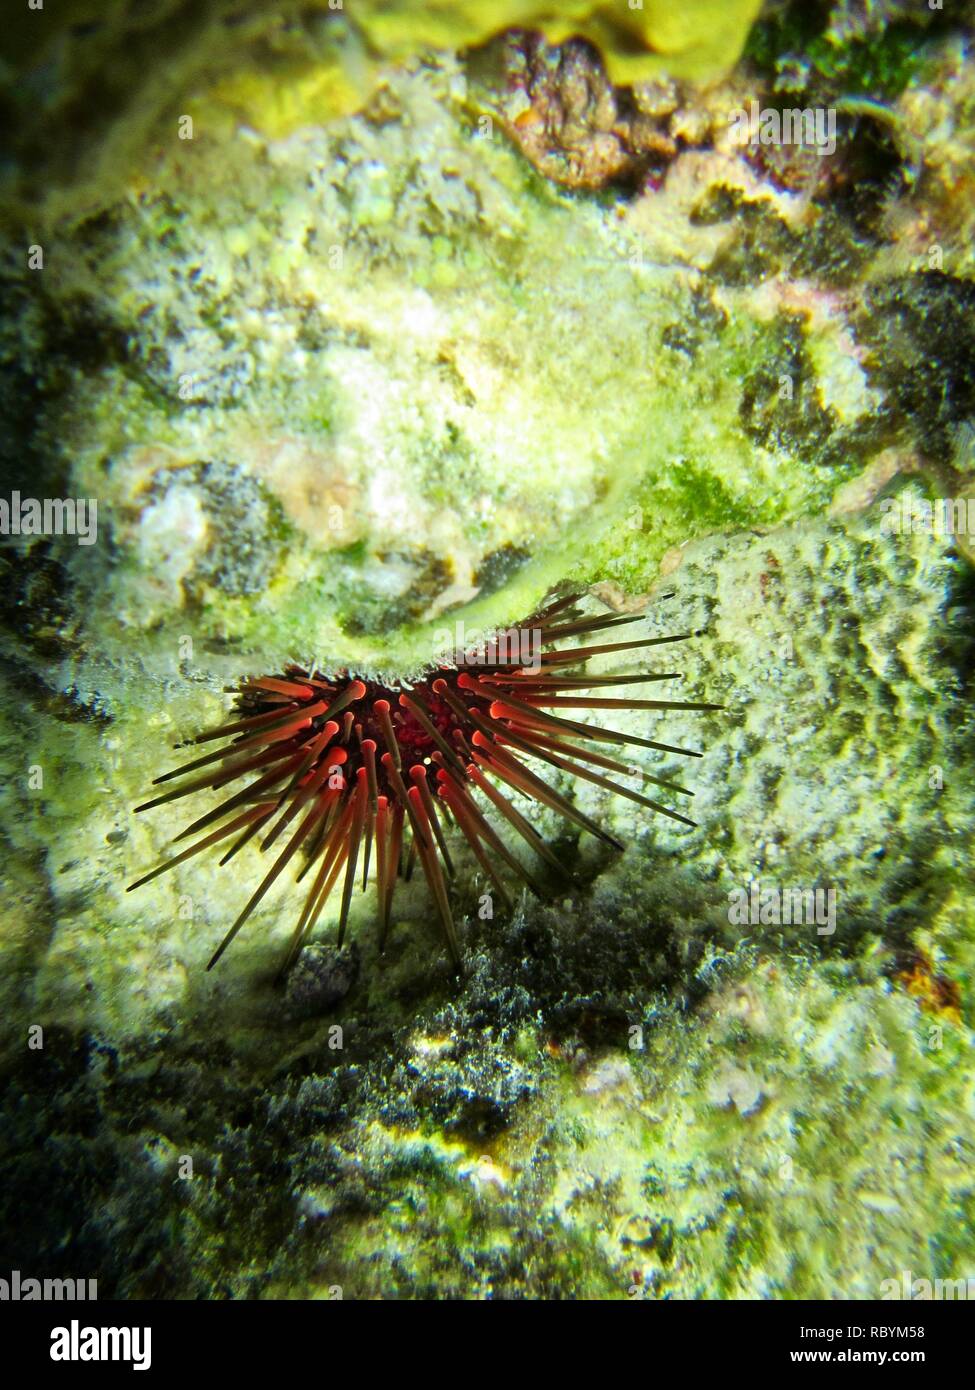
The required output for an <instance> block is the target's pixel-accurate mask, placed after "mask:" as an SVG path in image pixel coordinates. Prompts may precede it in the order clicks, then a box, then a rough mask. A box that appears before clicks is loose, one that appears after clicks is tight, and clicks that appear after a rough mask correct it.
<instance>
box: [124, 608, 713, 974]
mask: <svg viewBox="0 0 975 1390" xmlns="http://www.w3.org/2000/svg"><path fill="white" fill-rule="evenodd" d="M580 597H581V596H580V595H579V594H571V595H569V596H567V597H564V598H560V599H558V600H556V601H554V602H552V603H550V604H548V606H547V607H544V608H542V609H541V610H540V611H538V612H537V613H534V614H532V616H531V617H530V618H528V619H526V621H525V623H523V624H522V625H521V626H520V627H519V628H518V629H511V630H509V631H507V632H505V633H502V634H499V635H498V636H497V637H495V638H492V639H491V640H490V641H489V642H485V643H481V644H480V645H479V646H477V647H476V648H474V649H472V650H468V651H466V652H457V653H455V656H454V660H453V661H452V662H450V663H444V664H440V665H438V666H436V667H434V668H433V669H432V670H431V671H429V672H427V673H426V674H424V675H423V676H422V677H421V678H420V679H417V680H415V681H413V682H411V683H409V684H406V683H402V684H398V685H386V684H380V683H379V682H377V681H374V680H362V679H354V678H350V677H349V676H348V675H347V674H346V675H344V676H342V677H341V678H340V677H334V676H333V677H329V678H326V677H325V676H323V675H322V674H321V673H320V672H319V671H317V670H315V671H313V672H308V671H305V670H304V669H303V668H301V667H299V666H288V667H286V669H285V670H284V671H283V672H282V673H281V674H279V675H274V676H262V677H260V678H259V679H254V680H246V681H244V682H243V683H242V684H241V685H240V686H238V687H237V688H236V695H237V703H236V709H235V715H236V717H235V718H234V719H232V720H231V721H230V722H229V723H226V724H222V725H221V726H220V727H219V728H216V729H211V730H209V731H208V732H206V733H202V734H199V735H197V737H196V738H195V739H193V740H192V742H193V743H197V744H200V743H208V742H210V741H211V740H214V739H229V740H230V741H231V742H230V746H229V747H221V748H220V749H218V750H217V751H216V752H213V753H207V754H205V755H204V756H203V757H200V758H196V759H194V760H193V761H192V762H189V763H185V764H184V765H183V766H182V767H178V768H175V769H174V770H173V771H171V772H167V773H165V774H164V775H163V776H161V777H157V778H156V780H155V782H154V783H153V785H158V784H159V783H163V782H169V781H171V780H173V779H180V784H179V786H177V787H176V788H175V789H174V790H172V791H166V792H162V793H161V794H160V795H159V796H156V797H153V799H152V800H151V801H147V802H145V803H144V804H143V805H141V806H138V807H136V810H137V811H147V810H149V809H150V808H151V807H153V806H159V805H161V804H162V803H163V802H167V801H174V800H176V799H177V798H179V797H182V796H188V795H190V794H191V793H193V792H196V791H202V790H204V789H206V788H213V789H219V788H222V787H225V786H227V785H228V784H230V783H232V782H236V781H238V780H239V779H240V778H244V777H247V776H248V775H249V774H256V776H255V777H254V778H253V780H250V781H248V782H247V784H246V785H245V786H244V787H242V788H241V789H240V790H238V791H236V792H235V793H234V794H233V795H232V796H230V797H228V799H227V800H225V801H222V802H221V803H220V805H218V806H216V807H214V809H212V810H210V811H208V812H207V813H206V814H205V815H203V816H200V817H199V819H197V820H195V821H193V823H192V824H191V825H188V826H187V827H186V829H185V830H183V831H182V832H181V833H180V834H179V835H178V836H177V837H176V842H179V841H181V840H187V839H190V838H191V837H192V836H195V835H197V834H199V832H201V831H203V832H206V833H204V834H203V836H202V838H201V839H198V840H196V841H195V842H194V843H193V844H191V845H190V846H189V847H188V848H187V849H184V850H182V851H181V852H180V853H178V854H176V855H174V856H173V857H172V858H170V859H167V860H164V861H163V863H161V864H159V865H158V866H157V867H156V868H154V869H152V870H151V871H150V872H149V873H147V874H145V875H144V876H143V877H142V878H140V879H139V880H138V881H137V882H135V883H133V884H131V885H130V889H129V891H131V890H132V889H134V888H138V887H139V886H140V885H141V884H143V883H148V882H149V880H150V879H153V878H155V877H156V876H157V875H158V874H161V873H164V872H165V871H166V870H167V869H171V868H173V867H175V866H176V865H177V864H182V863H183V862H184V861H185V860H187V859H189V858H190V857H191V856H193V855H194V854H199V853H200V852H201V851H203V850H206V849H209V848H210V846H211V845H216V844H218V843H220V842H221V841H224V840H228V839H230V840H231V844H230V848H229V849H228V850H227V851H226V853H225V854H224V855H223V858H222V859H221V860H220V863H221V864H226V863H227V862H228V860H230V859H232V858H233V857H234V855H236V854H237V852H238V850H240V849H241V848H243V846H244V845H245V844H247V842H248V841H249V840H251V839H252V838H253V837H254V836H256V835H262V836H263V838H262V840H261V850H262V851H263V850H268V849H270V848H271V846H272V845H274V844H275V843H278V842H280V844H281V848H280V851H279V853H278V854H277V857H276V858H275V859H274V862H273V863H272V865H271V867H270V868H269V870H268V872H267V873H266V874H265V876H264V878H263V879H262V880H261V882H260V884H259V885H258V887H257V888H256V889H255V891H254V892H253V894H252V895H251V897H250V899H249V901H248V902H247V905H246V906H245V907H244V909H243V911H242V912H241V913H240V915H239V916H238V918H237V920H236V921H235V922H234V924H233V926H232V927H231V928H230V930H229V931H228V932H227V934H226V936H225V937H224V938H223V941H222V942H221V943H220V945H219V946H218V948H217V950H216V951H215V952H214V954H213V956H212V958H211V960H210V963H209V965H208V967H207V968H208V969H209V968H210V967H212V966H213V965H215V964H216V962H217V961H218V960H219V959H220V957H221V956H222V955H223V953H224V951H225V950H226V949H227V947H228V946H229V945H230V943H231V941H232V940H233V939H234V937H235V936H236V935H237V933H238V932H239V931H240V929H241V927H242V926H243V925H244V923H245V922H246V921H247V919H248V917H249V916H250V915H251V913H252V912H253V911H254V909H255V908H256V907H257V905H258V904H259V903H260V901H261V900H262V898H263V897H264V895H265V894H266V893H267V891H268V889H269V888H270V887H271V885H272V884H273V883H274V881H275V879H277V878H278V877H279V875H280V874H281V873H282V872H283V871H284V869H285V868H286V867H287V865H288V864H289V862H290V861H291V860H292V859H293V858H294V856H295V855H296V854H297V853H298V851H299V850H304V863H303V865H302V867H301V870H300V872H299V874H298V880H299V881H300V880H301V879H303V878H305V877H306V876H308V875H311V887H310V888H309V890H308V893H307V896H306V897H305V901H304V906H303V908H302V910H301V914H300V916H299V917H298V921H297V924H296V926H295V929H294V932H293V934H292V937H291V942H290V945H289V948H288V951H287V954H286V957H285V960H284V962H283V966H282V969H283V970H286V969H287V968H288V967H289V966H290V965H291V964H292V963H293V961H294V960H295V958H296V957H297V955H298V952H299V951H300V950H301V947H302V945H303V944H304V943H305V942H306V941H307V940H308V938H309V937H310V935H311V933H312V931H313V930H314V928H315V924H316V923H317V921H318V919H319V916H320V915H321V912H322V909H323V908H324V906H325V903H326V901H327V899H328V897H329V894H330V892H331V891H332V889H333V887H334V886H335V884H336V882H337V880H338V878H339V876H340V875H341V874H342V871H343V869H344V871H345V872H344V879H343V885H342V902H341V908H340V911H339V923H338V944H339V945H340V946H341V945H342V942H343V940H344V938H345V932H346V924H347V921H348V914H349V904H350V901H351V897H352V892H353V888H354V886H355V881H356V871H357V867H358V865H359V863H360V860H361V862H362V866H363V867H362V887H363V889H365V886H366V881H367V878H368V874H369V864H370V859H371V858H373V857H374V858H375V873H376V880H377V892H378V917H379V944H380V949H382V947H383V946H384V944H385V942H386V938H387V935H388V932H389V924H390V910H391V905H392V898H393V890H394V888H395V884H396V879H397V877H401V876H406V877H409V875H410V873H411V872H412V869H413V866H414V863H415V861H416V860H419V863H420V865H421V867H422V869H423V873H424V875H425V877H426V880H427V883H428V885H429V888H430V892H431V894H432V897H433V901H434V903H435V904H436V909H437V916H438V918H439V921H440V925H441V928H442V930H443V933H444V937H445V939H446V942H447V946H448V948H449V950H450V954H451V957H452V958H453V961H454V964H455V966H459V965H460V958H461V951H460V943H459V941H458V937H457V930H456V927H455V924H454V920H453V916H452V914H451V910H450V904H449V899H448V891H447V879H448V878H450V877H452V875H453V872H454V868H453V862H452V860H451V856H450V851H449V848H448V843H447V836H446V835H445V823H447V822H453V824H454V826H456V828H457V829H458V830H459V831H460V833H461V835H462V836H463V838H464V839H465V840H466V841H467V844H468V845H469V846H470V849H471V851H472V853H473V854H474V857H475V858H476V859H477V861H478V863H479V864H480V866H481V868H482V869H483V870H484V873H485V874H486V875H487V877H488V878H489V879H490V880H491V882H492V883H493V884H494V887H495V889H496V891H497V893H498V895H499V897H500V898H501V900H502V901H503V902H506V903H508V902H509V901H510V900H509V898H508V893H507V890H506V887H505V881H504V879H503V877H502V876H501V874H500V873H499V865H501V864H503V865H505V866H506V867H507V869H508V870H509V871H510V872H511V874H513V875H514V876H515V878H516V879H520V880H521V881H522V882H523V883H524V884H525V885H526V886H527V887H528V888H529V889H530V890H531V891H532V892H534V893H536V894H539V895H541V893H542V889H541V887H540V885H539V883H538V881H537V879H536V877H535V875H534V874H533V873H532V872H531V870H530V869H529V868H528V867H526V865H524V864H523V863H522V862H521V861H520V860H519V859H518V858H517V857H516V856H515V855H514V854H512V853H511V851H510V850H509V848H508V846H507V844H506V843H505V841H504V840H503V839H502V837H501V835H500V834H499V833H498V831H497V829H495V827H494V826H493V825H492V824H491V822H490V821H489V820H488V819H487V817H486V816H485V814H484V812H483V810H482V809H481V807H480V806H479V805H478V804H477V802H476V801H475V799H474V792H475V791H477V792H480V793H482V794H483V796H484V797H485V798H486V799H487V801H488V802H489V803H490V805H491V806H493V807H494V808H495V810H496V811H498V812H499V813H500V815H501V817H502V818H503V819H504V820H505V821H506V822H507V823H508V824H509V825H510V826H511V827H512V828H513V829H514V830H515V831H516V832H517V834H518V835H520V836H521V838H522V839H523V840H524V841H525V842H526V843H527V845H528V846H529V848H530V849H531V850H532V851H534V853H535V854H537V855H538V856H539V858H541V859H543V860H545V861H546V862H547V863H548V864H549V865H550V866H551V867H553V868H554V869H555V870H556V871H557V872H558V874H559V875H560V877H561V878H562V879H563V880H564V879H565V877H566V870H565V868H564V866H563V865H562V864H560V862H559V860H558V859H557V858H556V856H555V855H554V853H553V852H552V850H551V849H550V847H549V846H548V845H547V844H546V843H545V841H544V840H543V839H542V838H541V836H540V835H539V834H538V832H537V831H536V830H535V829H534V828H533V827H532V825H531V824H530V823H529V822H528V820H526V819H525V817H524V816H523V815H522V814H521V812H520V811H519V810H518V809H517V808H516V806H515V805H514V804H513V802H512V800H511V799H510V796H509V794H508V793H510V792H511V791H514V792H516V793H522V794H524V795H525V796H527V797H528V798H530V799H532V800H535V801H538V802H541V803H543V804H544V805H546V806H549V807H551V808H552V809H554V810H555V811H557V812H559V813H560V814H561V815H563V816H565V817H567V818H568V819H569V820H571V821H574V822H575V823H576V825H579V826H581V827H582V828H583V829H585V830H587V831H589V832H590V833H591V834H593V835H595V836H598V837H599V839H601V840H603V841H605V842H606V843H607V844H609V845H612V846H613V847H614V848H617V849H622V848H623V845H622V844H621V842H620V841H619V840H618V839H616V838H615V837H614V836H613V835H610V834H609V833H608V832H607V831H605V830H603V829H602V828H601V827H600V826H599V825H598V824H597V823H596V822H595V821H593V820H592V819H591V818H590V817H589V816H587V815H585V814H584V812H582V811H581V810H580V809H579V808H578V807H577V806H574V805H573V804H572V802H571V801H569V800H567V798H566V797H565V796H563V795H562V793H561V792H559V791H558V790H557V789H556V788H555V787H553V786H552V785H550V784H549V783H548V782H546V781H545V780H543V778H541V777H540V776H539V775H538V774H537V773H536V772H534V771H533V770H532V769H531V768H530V767H529V766H528V764H527V763H526V762H525V758H526V757H528V758H530V759H532V760H541V761H542V762H544V763H547V764H549V765H550V766H553V767H556V768H558V769H560V770H562V771H564V772H568V773H570V774H571V775H573V776H575V777H581V778H584V779H586V780H587V781H589V782H594V783H595V784H596V785H597V786H600V787H604V788H606V789H608V790H610V791H612V792H615V793H617V794H619V795H620V796H626V797H629V798H630V800H631V801H636V802H638V803H639V804H640V805H641V806H645V807H647V808H648V809H649V810H651V811H657V812H659V813H660V814H661V815H664V816H669V817H671V818H672V819H673V820H677V821H680V822H682V823H683V824H684V825H690V826H693V825H694V821H692V820H690V819H689V818H688V817H687V816H685V815H682V814H681V813H680V812H678V811H675V810H672V809H670V808H669V807H667V806H664V805H662V804H661V803H660V802H658V801H653V800H651V799H650V798H649V797H647V796H644V795H643V793H642V792H637V791H633V790H631V789H630V788H629V787H627V786H624V785H621V784H620V783H619V782H616V781H613V780H611V779H610V778H609V777H606V776H604V775H603V772H597V771H594V770H593V769H594V768H601V769H603V770H604V771H605V772H609V773H616V774H617V775H623V776H629V775H631V774H632V773H633V772H634V769H633V768H631V767H629V766H627V765H626V764H624V763H621V762H619V761H617V760H616V759H614V758H610V757H607V756H606V755H605V754H604V753H602V752H598V751H593V750H591V749H589V748H587V747H580V746H579V743H578V740H581V741H582V742H583V743H584V744H589V743H597V744H602V745H606V744H616V745H626V744H633V745H639V746H640V747H643V748H652V749H657V750H659V751H661V752H665V753H675V754H681V755H684V756H687V757H700V754H699V753H697V752H693V751H692V750H690V749H685V748H676V747H673V746H672V745H670V744H666V743H657V742H655V741H654V740H653V739H648V738H639V737H636V736H635V735H632V734H624V733H620V732H617V731H614V730H612V729H603V728H600V727H598V726H595V725H591V724H588V723H580V722H577V721H576V720H574V719H571V718H566V717H565V715H564V713H563V711H564V710H566V709H600V710H603V709H606V710H610V709H647V710H659V709H692V710H710V709H717V708H719V706H717V705H709V704H700V703H693V702H689V701H681V700H635V699H631V698H629V697H628V696H627V697H624V698H616V697H614V696H605V695H602V694H598V695H593V694H592V693H591V692H592V691H593V690H594V689H595V690H600V691H602V690H605V689H606V688H612V687H615V686H620V685H630V684H634V683H637V682H651V681H664V680H670V679H673V678H674V676H675V675H676V674H677V673H675V672H672V671H671V672H665V673H654V674H648V675H636V676H634V675H630V674H627V673H624V674H618V675H586V674H585V673H584V672H582V671H581V670H580V668H581V667H582V666H584V664H585V662H587V661H588V659H589V658H590V657H593V656H597V655H600V656H601V655H604V654H606V653H616V652H628V651H633V650H635V649H636V648H641V647H653V646H659V645H662V644H664V643H669V642H682V641H686V640H687V638H688V637H690V636H692V635H693V634H691V633H681V634H679V635H676V636H667V637H648V638H642V639H640V640H637V641H626V642H611V643H601V644H599V645H596V646H581V647H570V648H564V647H558V646H556V643H558V642H559V641H560V640H562V639H566V638H578V637H585V638H588V637H590V636H591V635H592V634H594V633H597V632H603V631H605V630H606V629H608V628H614V627H618V626H622V625H624V624H627V623H633V622H637V621H639V618H634V617H621V618H607V617H604V616H597V617H584V616H582V615H581V613H580V610H579V609H578V607H577V604H578V600H579V598H580ZM526 637H527V638H528V641H527V644H526V640H525V639H526ZM526 652H530V653H531V656H532V659H531V661H530V662H529V661H527V659H526ZM583 764H588V766H583ZM641 775H642V777H643V778H644V779H645V780H646V781H648V782H652V783H656V784H657V785H658V786H661V787H664V788H666V789H668V790H669V791H672V792H678V793H681V794H683V795H685V796H689V795H691V793H690V792H689V791H688V790H687V789H686V788H684V787H681V786H679V785H677V784H676V783H674V782H669V781H665V780H664V779H663V778H660V777H655V776H652V775H651V774H650V773H649V772H645V771H644V772H642V773H641ZM286 831H289V834H288V835H287V836H285V832H286ZM407 836H408V841H407Z"/></svg>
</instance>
